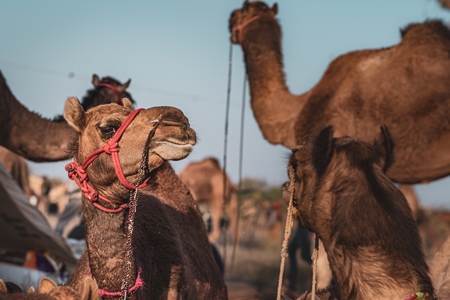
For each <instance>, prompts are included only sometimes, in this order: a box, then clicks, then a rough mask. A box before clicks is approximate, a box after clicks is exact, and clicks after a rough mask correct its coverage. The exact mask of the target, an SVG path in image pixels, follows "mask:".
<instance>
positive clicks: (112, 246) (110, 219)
mask: <svg viewBox="0 0 450 300" xmlns="http://www.w3.org/2000/svg"><path fill="white" fill-rule="evenodd" d="M127 211H128V210H124V211H123V212H120V213H116V214H110V213H105V212H103V211H101V210H99V209H97V208H95V207H94V206H93V205H92V204H91V203H90V202H89V200H88V199H87V198H86V197H85V196H83V215H84V218H85V224H86V225H85V226H86V244H87V252H88V255H89V265H90V271H91V274H92V277H93V278H94V279H95V280H96V281H97V283H98V286H99V289H102V290H104V291H108V292H117V291H120V290H121V285H122V279H123V274H124V269H125V245H126V234H127V231H126V228H127V226H126V221H127ZM133 261H134V259H133ZM135 273H136V270H135V266H134V264H132V272H131V274H135ZM135 279H136V278H135V276H132V277H131V280H130V282H134V280H135Z"/></svg>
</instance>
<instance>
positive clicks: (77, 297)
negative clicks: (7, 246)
mask: <svg viewBox="0 0 450 300" xmlns="http://www.w3.org/2000/svg"><path fill="white" fill-rule="evenodd" d="M12 285H13V286H14V284H12ZM9 287H11V283H9V282H4V281H3V280H1V279H0V299H1V300H3V299H5V300H6V299H11V300H100V297H99V294H98V287H97V284H96V283H95V282H94V280H93V279H92V278H90V277H89V276H87V277H85V278H84V280H83V282H82V284H81V290H78V291H76V290H75V289H73V288H71V287H68V286H57V285H56V283H55V282H53V281H52V280H51V279H49V278H47V277H44V278H42V279H41V280H40V282H39V288H38V291H37V292H36V291H35V290H34V288H33V287H30V288H29V289H28V290H27V291H26V292H22V291H21V290H20V288H19V289H17V286H15V288H14V290H12V291H11V289H10V288H9Z"/></svg>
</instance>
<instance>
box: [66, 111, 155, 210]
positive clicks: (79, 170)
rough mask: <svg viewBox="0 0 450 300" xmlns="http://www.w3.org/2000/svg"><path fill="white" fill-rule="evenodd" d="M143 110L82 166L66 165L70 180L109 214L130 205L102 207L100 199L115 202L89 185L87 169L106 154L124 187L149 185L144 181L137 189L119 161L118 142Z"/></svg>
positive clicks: (74, 163)
mask: <svg viewBox="0 0 450 300" xmlns="http://www.w3.org/2000/svg"><path fill="white" fill-rule="evenodd" d="M141 110H143V108H140V109H136V110H134V111H132V112H131V114H130V115H128V117H127V118H126V119H125V121H123V123H122V124H121V125H120V127H119V128H118V129H117V131H116V133H115V134H114V136H113V137H112V138H111V139H110V140H108V141H107V142H106V144H105V145H104V146H103V147H101V148H100V149H98V150H96V151H94V152H92V153H91V154H90V155H89V156H88V157H87V158H86V159H85V160H84V162H83V164H82V165H81V166H80V165H79V164H78V162H71V163H69V164H67V165H66V171H67V172H68V175H69V179H71V180H73V181H75V183H76V184H77V185H78V186H79V187H80V190H81V191H82V192H83V193H84V195H85V196H86V197H87V198H88V199H89V201H90V202H91V203H92V204H93V205H94V206H95V207H96V208H98V209H100V210H102V211H104V212H108V213H117V212H120V211H122V210H123V209H124V208H125V207H127V206H128V203H123V204H120V205H119V207H117V208H115V209H112V208H107V207H104V206H102V205H101V204H100V203H98V202H97V201H98V199H101V200H103V201H105V202H107V203H111V204H113V203H114V202H113V201H111V200H109V199H108V198H106V197H104V196H102V195H100V194H99V193H98V192H97V191H96V190H95V189H94V188H93V187H92V185H91V184H89V179H88V177H87V174H86V169H87V167H88V166H89V165H90V164H91V163H92V162H93V161H94V160H95V159H96V158H97V157H98V156H99V155H100V154H101V153H102V152H105V153H107V154H109V155H111V157H112V160H113V164H114V170H115V172H116V175H117V177H118V178H119V181H120V182H121V183H122V185H123V186H125V187H126V188H128V189H130V190H135V189H136V188H143V187H145V186H146V185H147V182H148V180H146V181H144V182H143V183H141V184H140V185H138V186H137V187H136V186H134V185H133V184H131V183H130V182H129V181H128V180H127V179H126V177H125V175H124V174H123V171H122V168H121V166H120V161H119V144H118V141H119V140H120V138H121V137H122V134H123V132H124V131H125V129H126V128H127V127H128V125H130V123H131V122H132V121H133V119H134V118H135V117H136V116H137V114H138V113H139V112H140V111H141Z"/></svg>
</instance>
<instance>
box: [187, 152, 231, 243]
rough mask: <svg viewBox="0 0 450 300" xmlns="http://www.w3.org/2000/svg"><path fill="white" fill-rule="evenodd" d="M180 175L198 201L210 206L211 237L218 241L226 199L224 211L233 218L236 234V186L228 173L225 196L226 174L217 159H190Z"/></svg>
mask: <svg viewBox="0 0 450 300" xmlns="http://www.w3.org/2000/svg"><path fill="white" fill-rule="evenodd" d="M178 176H179V177H180V179H181V181H183V183H184V184H185V185H186V186H187V188H188V189H189V190H190V191H191V193H192V196H193V197H194V200H195V201H197V203H199V204H206V205H208V206H209V209H210V213H211V231H210V233H209V240H210V241H211V242H215V241H216V240H217V239H218V238H219V236H220V223H221V218H222V213H223V209H224V199H226V200H227V201H226V203H225V204H226V207H225V208H226V210H225V211H226V213H227V216H228V219H229V220H230V227H231V232H232V233H233V234H235V230H236V223H237V222H236V221H237V210H238V197H237V189H236V187H235V186H234V185H233V183H232V181H231V179H230V178H229V177H228V176H227V177H226V190H225V196H226V197H224V188H223V183H224V180H223V176H224V174H223V169H222V168H221V167H220V164H219V161H218V160H217V158H214V157H207V158H205V159H204V160H202V161H198V162H191V163H189V164H188V165H186V167H184V169H183V170H181V171H180V172H179V173H178ZM235 238H236V239H237V238H238V237H235Z"/></svg>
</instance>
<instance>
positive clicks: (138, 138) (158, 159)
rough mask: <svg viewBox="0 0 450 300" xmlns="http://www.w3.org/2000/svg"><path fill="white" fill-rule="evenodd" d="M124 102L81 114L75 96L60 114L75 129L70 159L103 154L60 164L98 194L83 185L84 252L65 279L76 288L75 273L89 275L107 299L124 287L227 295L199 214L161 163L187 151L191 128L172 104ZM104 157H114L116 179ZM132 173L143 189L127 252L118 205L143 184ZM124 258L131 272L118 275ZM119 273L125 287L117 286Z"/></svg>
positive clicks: (139, 295)
mask: <svg viewBox="0 0 450 300" xmlns="http://www.w3.org/2000/svg"><path fill="white" fill-rule="evenodd" d="M123 102H124V106H120V105H117V104H109V105H101V106H97V107H95V108H92V109H90V110H89V111H86V112H85V111H84V110H83V108H82V107H81V105H80V104H79V103H78V101H77V99H75V98H69V99H68V100H67V102H66V106H65V109H64V117H65V118H66V120H67V121H68V123H69V124H70V125H71V126H72V127H73V128H74V129H75V130H76V131H77V132H78V137H76V139H75V140H74V142H73V143H72V144H71V153H72V155H73V156H74V159H75V162H78V163H79V164H81V163H82V162H83V161H85V159H86V158H87V157H88V156H89V155H90V154H91V153H93V152H94V151H96V150H98V149H101V148H102V147H105V148H102V149H104V150H105V151H106V153H100V154H99V156H98V157H97V158H95V159H94V160H93V161H92V163H91V164H90V165H89V166H88V167H87V166H85V167H83V166H82V167H81V169H80V167H79V165H78V166H77V164H74V163H71V164H70V165H69V166H68V167H67V169H68V171H69V174H70V177H71V178H72V179H75V180H78V181H80V184H85V183H86V182H87V183H89V184H90V185H91V186H92V188H93V190H95V191H97V193H98V195H100V196H99V197H100V199H99V198H98V197H95V196H93V194H92V193H88V191H89V190H86V191H83V189H82V191H83V192H86V193H85V194H84V195H83V199H82V201H83V215H84V220H85V227H86V242H87V251H86V252H85V253H84V255H83V256H82V257H81V259H80V261H79V264H78V267H77V270H76V271H75V272H74V273H73V274H72V276H71V278H70V279H69V281H68V283H67V284H68V285H69V286H71V287H73V288H74V289H76V290H77V289H78V286H79V283H80V280H81V278H83V277H84V276H85V275H86V274H89V273H90V274H92V276H93V278H95V280H96V281H97V283H98V286H99V291H100V293H101V295H108V296H112V298H113V299H119V298H120V299H122V298H123V297H120V296H121V295H122V291H125V290H127V293H129V295H131V299H227V290H226V286H225V283H224V279H223V276H222V274H221V273H220V270H219V268H218V266H217V264H216V263H215V261H214V258H213V254H212V251H211V247H210V245H209V242H208V238H207V234H206V228H205V225H204V224H203V220H202V218H201V216H200V212H199V210H198V208H197V206H196V204H195V202H194V199H193V198H192V195H191V194H190V192H189V190H188V189H187V188H186V187H185V186H184V184H183V183H182V182H181V180H180V179H179V178H178V176H177V175H176V173H175V172H174V170H173V169H172V167H171V166H170V164H169V162H167V161H168V160H179V159H183V158H185V157H186V156H187V155H189V153H190V152H191V151H192V149H193V146H194V144H195V143H196V134H195V131H194V130H193V129H191V128H190V126H189V123H188V120H187V118H186V117H185V116H184V115H183V113H182V112H181V111H180V110H178V109H176V108H174V107H165V106H161V107H154V108H150V109H147V110H141V111H136V110H135V111H133V109H132V106H131V103H130V102H128V101H127V100H126V99H124V101H123ZM134 113H138V114H137V115H136V116H135V118H134V119H132V121H131V123H130V124H129V125H128V127H126V130H125V131H124V132H123V135H122V136H121V137H120V140H119V141H118V144H116V143H114V142H112V141H113V140H114V139H115V136H114V134H115V133H116V132H117V133H118V134H119V133H120V132H121V130H122V129H120V126H121V124H126V122H127V121H126V120H125V119H126V118H128V117H129V116H130V115H132V114H134ZM152 134H153V136H152ZM149 137H150V140H148V138H149ZM147 141H149V143H147ZM117 151H118V152H117ZM108 153H110V154H111V155H109V154H108ZM114 153H117V157H116V156H114V155H116V154H114ZM110 156H113V157H114V161H116V162H117V161H119V162H120V169H121V170H123V176H122V175H120V172H118V171H116V170H115V168H114V166H113V160H112V158H111V157H110ZM89 161H90V160H89ZM116 172H118V173H117V174H119V175H116ZM84 174H85V175H86V176H85V175H84ZM139 174H141V175H139ZM119 178H121V179H119ZM139 178H141V179H143V180H144V182H147V186H145V187H143V186H141V187H140V189H139V193H138V202H137V208H136V215H135V218H134V226H132V227H131V228H133V229H132V230H133V231H132V238H131V240H132V242H131V244H132V247H131V248H129V249H131V254H130V256H127V255H128V254H129V252H127V251H126V244H127V238H126V236H127V234H131V233H130V230H131V229H130V227H129V226H128V225H127V224H129V223H127V218H128V217H129V212H128V208H125V209H123V210H122V208H124V207H126V206H127V205H130V204H129V202H128V201H129V198H130V189H133V188H134V185H138V183H139V182H143V181H141V180H139ZM85 180H87V181H85ZM124 182H125V183H124ZM130 184H131V188H130V187H126V185H130ZM88 196H89V197H90V199H91V200H89V199H88ZM105 199H107V200H108V201H109V202H107V200H105ZM91 202H92V203H91ZM102 210H106V211H108V210H113V211H114V212H112V213H108V212H105V211H102ZM128 263H129V264H130V265H129V268H130V269H129V270H130V272H129V274H130V277H124V274H125V267H126V266H127V265H128ZM125 278H128V280H127V281H128V283H129V284H124V279H125ZM122 286H123V287H124V288H122Z"/></svg>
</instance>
